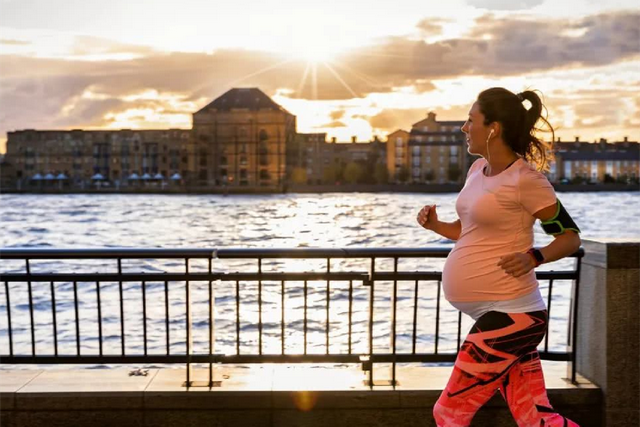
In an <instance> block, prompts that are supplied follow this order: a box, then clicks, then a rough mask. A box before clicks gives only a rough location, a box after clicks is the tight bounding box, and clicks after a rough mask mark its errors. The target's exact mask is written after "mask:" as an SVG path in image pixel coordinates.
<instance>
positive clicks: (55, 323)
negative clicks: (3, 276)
mask: <svg viewBox="0 0 640 427" xmlns="http://www.w3.org/2000/svg"><path fill="white" fill-rule="evenodd" d="M5 283H6V282H5ZM50 285H51V288H50V289H51V317H52V324H53V325H52V326H53V354H54V355H55V356H57V355H58V320H57V313H56V288H55V285H54V284H53V281H51V284H50Z"/></svg>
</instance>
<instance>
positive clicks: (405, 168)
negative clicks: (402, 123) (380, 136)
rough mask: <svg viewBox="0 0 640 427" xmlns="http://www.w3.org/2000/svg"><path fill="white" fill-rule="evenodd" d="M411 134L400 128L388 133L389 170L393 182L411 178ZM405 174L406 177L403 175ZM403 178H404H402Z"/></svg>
mask: <svg viewBox="0 0 640 427" xmlns="http://www.w3.org/2000/svg"><path fill="white" fill-rule="evenodd" d="M410 136H411V134H410V133H409V132H407V131H406V130H402V129H398V130H396V131H394V132H391V133H390V134H389V135H387V147H386V148H387V156H386V157H387V171H388V173H389V180H390V181H391V182H396V183H397V182H401V181H406V180H408V179H409V138H410ZM402 174H405V175H406V177H404V178H403V177H402ZM401 178H402V179H401Z"/></svg>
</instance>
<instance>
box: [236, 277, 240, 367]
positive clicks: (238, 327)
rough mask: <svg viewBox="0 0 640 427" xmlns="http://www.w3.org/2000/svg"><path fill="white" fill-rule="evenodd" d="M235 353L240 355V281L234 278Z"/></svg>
mask: <svg viewBox="0 0 640 427" xmlns="http://www.w3.org/2000/svg"><path fill="white" fill-rule="evenodd" d="M236 354H238V355H240V281H239V280H236Z"/></svg>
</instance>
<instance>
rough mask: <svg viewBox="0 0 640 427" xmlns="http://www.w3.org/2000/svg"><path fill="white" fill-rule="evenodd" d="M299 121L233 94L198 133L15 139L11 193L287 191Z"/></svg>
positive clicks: (264, 100) (200, 123) (201, 121)
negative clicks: (290, 149)
mask: <svg viewBox="0 0 640 427" xmlns="http://www.w3.org/2000/svg"><path fill="white" fill-rule="evenodd" d="M295 126H296V119H295V116H293V115H292V114H290V113H289V112H287V111H286V110H284V109H283V108H282V107H281V106H279V105H278V104H276V103H275V102H273V100H271V98H269V97H268V96H267V95H265V94H264V93H263V92H262V91H260V90H259V89H255V88H249V89H231V90H229V91H228V92H226V93H225V94H223V95H222V96H220V97H219V98H217V99H215V100H214V101H213V102H211V103H210V104H209V105H207V106H205V107H204V108H202V109H201V110H199V111H198V112H196V113H194V114H193V128H192V129H167V130H131V129H121V130H100V131H87V130H69V131H64V130H61V131H46V130H42V131H41V130H31V129H29V130H21V131H15V132H9V133H8V138H7V154H6V158H5V159H4V160H5V161H4V162H3V167H2V169H3V171H2V176H3V180H2V181H3V186H5V185H6V186H9V187H12V188H18V189H20V188H22V189H25V188H27V187H36V188H42V187H46V186H56V187H68V186H73V187H76V188H88V187H89V186H93V185H103V186H107V185H108V186H117V187H127V186H141V185H155V184H158V185H159V184H161V183H162V184H163V185H164V184H186V185H190V186H204V187H215V186H225V185H227V186H256V187H257V186H262V187H264V186H273V187H278V186H281V185H282V184H283V181H284V176H285V172H286V164H285V163H286V147H287V146H288V145H290V144H291V143H292V142H293V139H294V136H295Z"/></svg>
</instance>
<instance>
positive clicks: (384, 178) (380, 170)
mask: <svg viewBox="0 0 640 427" xmlns="http://www.w3.org/2000/svg"><path fill="white" fill-rule="evenodd" d="M373 175H374V178H375V181H376V184H386V183H388V182H389V171H388V170H387V167H386V166H385V165H381V164H377V165H376V169H375V171H374V173H373Z"/></svg>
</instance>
